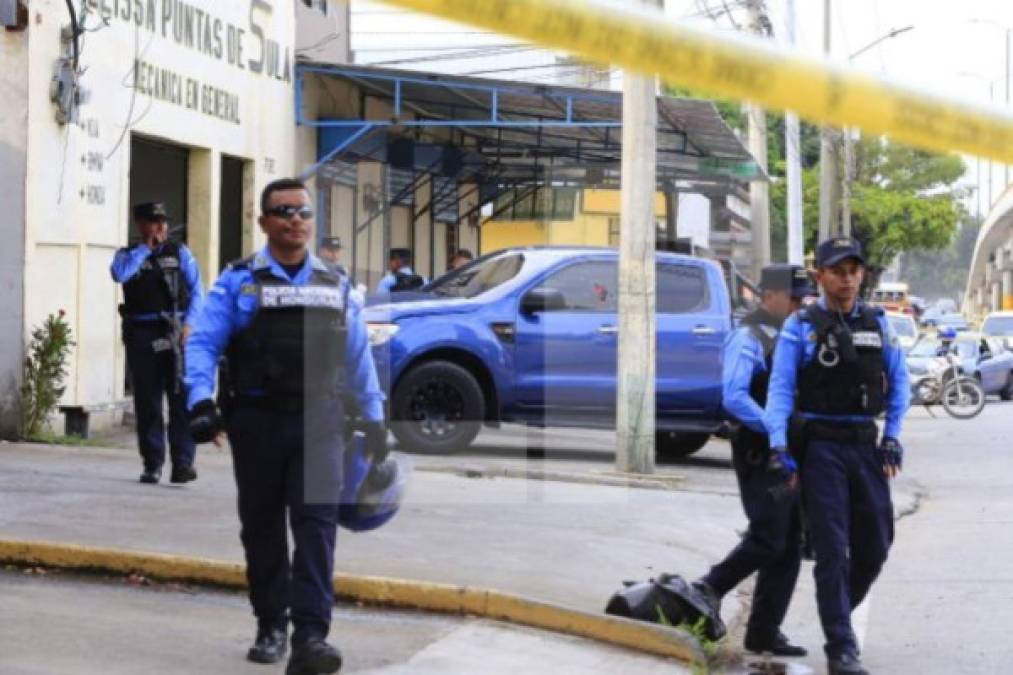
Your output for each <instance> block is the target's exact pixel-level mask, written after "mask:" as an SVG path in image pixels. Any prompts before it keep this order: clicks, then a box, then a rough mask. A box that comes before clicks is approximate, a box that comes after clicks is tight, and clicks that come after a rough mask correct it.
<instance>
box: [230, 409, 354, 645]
mask: <svg viewBox="0 0 1013 675" xmlns="http://www.w3.org/2000/svg"><path fill="white" fill-rule="evenodd" d="M321 419H322V420H323V421H322V422H321V423H319V424H318V423H307V422H306V418H305V416H304V414H303V413H301V412H278V411H275V410H271V409H269V408H265V407H261V406H257V407H251V406H246V405H239V406H238V407H237V408H236V410H235V411H234V412H233V414H232V415H231V417H230V418H229V421H228V434H229V441H230V443H231V446H232V456H233V465H234V469H235V476H236V486H237V488H238V492H239V520H240V523H241V525H242V529H241V532H240V538H241V539H242V542H243V549H244V551H245V553H246V578H247V581H248V582H249V586H250V602H251V603H252V605H253V613H254V614H255V615H256V617H257V622H258V625H259V627H260V628H269V627H275V626H277V627H284V626H286V625H287V623H288V621H289V615H290V613H291V621H292V623H293V625H294V626H295V631H294V632H293V634H292V643H293V644H302V643H304V642H306V641H307V640H308V639H310V638H324V637H326V636H327V634H328V632H329V631H330V623H331V611H332V609H333V606H334V588H333V585H332V584H333V582H332V578H333V572H334V547H335V542H336V538H337V522H338V502H339V501H340V489H341V473H342V460H343V441H342V436H341V429H342V427H343V423H344V419H343V415H335V414H333V411H331V414H330V415H329V416H325V417H323V418H321ZM286 513H287V517H288V526H289V527H290V528H291V530H292V539H293V543H294V550H293V552H292V557H291V559H290V558H289V551H288V539H287V531H286V523H285V520H286Z"/></svg>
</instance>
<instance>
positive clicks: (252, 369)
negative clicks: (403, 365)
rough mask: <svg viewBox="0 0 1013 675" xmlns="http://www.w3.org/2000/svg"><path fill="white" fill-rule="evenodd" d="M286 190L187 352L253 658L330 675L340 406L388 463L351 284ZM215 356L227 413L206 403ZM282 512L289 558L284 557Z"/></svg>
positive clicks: (264, 204)
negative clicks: (317, 251)
mask: <svg viewBox="0 0 1013 675" xmlns="http://www.w3.org/2000/svg"><path fill="white" fill-rule="evenodd" d="M310 204H311V200H310V195H309V193H308V192H307V190H306V188H305V186H304V185H303V184H302V183H301V182H299V181H297V180H294V179H283V180H279V181H275V182H273V183H271V184H270V185H268V186H267V187H266V188H265V189H264V191H263V194H262V197H261V213H262V215H261V217H260V225H261V228H262V229H263V231H264V233H265V234H266V235H267V246H266V247H265V248H263V249H262V250H260V251H259V252H258V253H257V254H255V255H254V256H252V257H250V258H247V259H245V260H241V261H238V262H235V263H233V264H231V265H230V266H229V267H228V268H227V269H226V271H225V272H224V273H223V274H222V276H221V277H220V278H219V279H218V281H217V282H216V283H215V285H214V286H213V287H212V289H211V290H210V292H209V294H208V298H207V301H206V303H205V306H204V309H203V310H202V312H201V314H200V315H199V316H198V317H197V320H196V322H195V325H194V331H193V334H192V335H191V336H190V340H189V342H188V343H187V385H188V386H189V392H190V393H189V405H190V415H191V430H192V431H193V434H194V437H195V438H197V440H198V441H201V442H204V441H208V440H215V441H218V442H220V433H221V432H222V431H223V430H224V431H226V432H227V434H228V438H229V441H230V444H231V447H232V454H233V462H234V466H235V477H236V485H237V488H238V492H239V518H240V522H241V524H242V530H241V535H240V536H241V540H242V543H243V548H244V550H245V553H246V562H247V579H248V581H249V586H250V599H251V603H252V605H253V611H254V614H255V615H256V617H257V636H256V640H255V642H254V644H253V646H252V647H251V648H250V650H249V652H248V655H247V656H248V658H249V659H250V660H251V661H255V662H258V663H275V662H278V661H280V660H281V659H282V658H284V656H285V654H286V651H287V645H286V642H287V629H288V623H289V622H290V621H291V623H292V624H293V625H294V632H293V634H292V639H291V643H292V654H291V657H290V659H289V662H288V668H287V670H286V673H288V675H312V674H315V673H333V672H336V671H337V670H338V669H339V668H340V667H341V654H340V652H339V651H338V650H337V649H336V648H334V647H333V646H331V645H329V644H328V643H327V642H326V641H325V639H326V637H327V635H328V633H329V630H330V621H331V611H332V607H333V605H334V594H333V588H332V585H331V584H332V582H331V579H332V573H333V567H334V547H335V538H336V525H337V522H338V511H339V504H338V502H339V501H340V499H339V492H340V489H341V485H342V475H341V472H342V459H343V452H344V444H345V435H346V432H347V429H348V427H347V422H346V413H349V412H350V411H349V410H348V409H347V406H354V407H355V408H356V410H355V411H354V412H355V413H356V415H357V416H358V417H359V418H361V419H362V420H364V421H365V427H366V446H367V450H368V452H369V453H370V454H371V455H372V458H373V460H374V461H381V460H383V459H384V458H385V457H386V455H387V441H386V438H387V431H386V428H385V426H384V424H383V400H384V397H383V394H382V392H381V390H380V387H379V385H378V382H377V376H376V370H375V366H374V364H373V359H372V356H371V353H370V350H369V342H368V338H367V332H366V325H365V322H364V320H363V318H362V316H361V313H360V312H361V305H360V304H359V303H358V301H357V300H355V299H354V297H355V296H354V295H350V294H349V290H348V281H347V279H345V278H343V277H341V276H339V275H337V274H335V273H334V272H333V271H331V270H330V269H328V267H327V266H326V265H325V264H324V263H323V262H322V261H321V260H320V259H319V258H316V257H315V256H313V255H311V254H310V253H309V251H308V249H307V245H308V243H309V241H310V239H311V236H312V231H313V211H312V209H311V207H310ZM222 353H225V354H226V355H227V362H228V375H227V378H226V380H227V381H226V382H224V383H223V385H222V388H223V390H224V391H225V392H226V393H227V397H226V398H227V399H228V406H227V409H226V408H223V409H224V410H225V412H224V415H223V414H222V413H220V412H219V408H218V407H217V406H216V404H215V403H214V402H213V401H212V398H211V397H212V392H213V391H214V389H215V372H216V367H217V364H218V359H219V357H220V355H221V354H222ZM286 512H287V515H288V522H289V525H290V527H291V530H292V538H293V541H294V551H293V554H292V557H291V560H290V558H289V554H288V545H287V541H286V525H285V519H286Z"/></svg>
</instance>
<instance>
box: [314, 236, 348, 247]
mask: <svg viewBox="0 0 1013 675" xmlns="http://www.w3.org/2000/svg"><path fill="white" fill-rule="evenodd" d="M320 248H331V249H340V248H344V247H343V246H342V245H341V237H324V238H323V239H321V240H320Z"/></svg>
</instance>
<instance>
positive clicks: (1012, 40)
mask: <svg viewBox="0 0 1013 675" xmlns="http://www.w3.org/2000/svg"><path fill="white" fill-rule="evenodd" d="M970 22H971V23H973V24H977V25H989V26H995V27H996V28H999V29H1000V30H1002V31H1003V32H1005V33H1006V63H1005V66H1004V70H1005V72H1006V75H1005V81H1006V86H1005V90H1006V98H1005V100H1006V107H1007V108H1009V105H1010V56H1011V53H1010V52H1011V49H1013V28H1011V27H1009V26H1007V25H1005V24H1001V23H999V22H998V21H993V20H991V19H971V21H970ZM991 166H992V162H991V160H990V161H989V169H990V170H991ZM1003 184H1004V186H1008V185H1009V164H1005V165H1003ZM989 190H991V185H989ZM989 201H991V199H990V200H989ZM989 207H990V208H991V204H989Z"/></svg>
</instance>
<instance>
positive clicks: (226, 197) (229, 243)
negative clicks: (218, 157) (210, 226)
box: [218, 157, 246, 272]
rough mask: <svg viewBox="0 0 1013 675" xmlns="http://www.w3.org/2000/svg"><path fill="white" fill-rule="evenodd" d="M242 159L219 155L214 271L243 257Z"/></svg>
mask: <svg viewBox="0 0 1013 675" xmlns="http://www.w3.org/2000/svg"><path fill="white" fill-rule="evenodd" d="M244 168H245V162H244V161H243V160H241V159H236V158H235V157H222V191H221V201H220V203H219V207H218V271H219V272H220V271H221V270H223V269H225V266H226V265H228V264H229V263H230V262H235V261H236V260H239V259H240V258H242V257H243V210H244V205H245V204H246V196H245V195H244V194H243V170H244Z"/></svg>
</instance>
